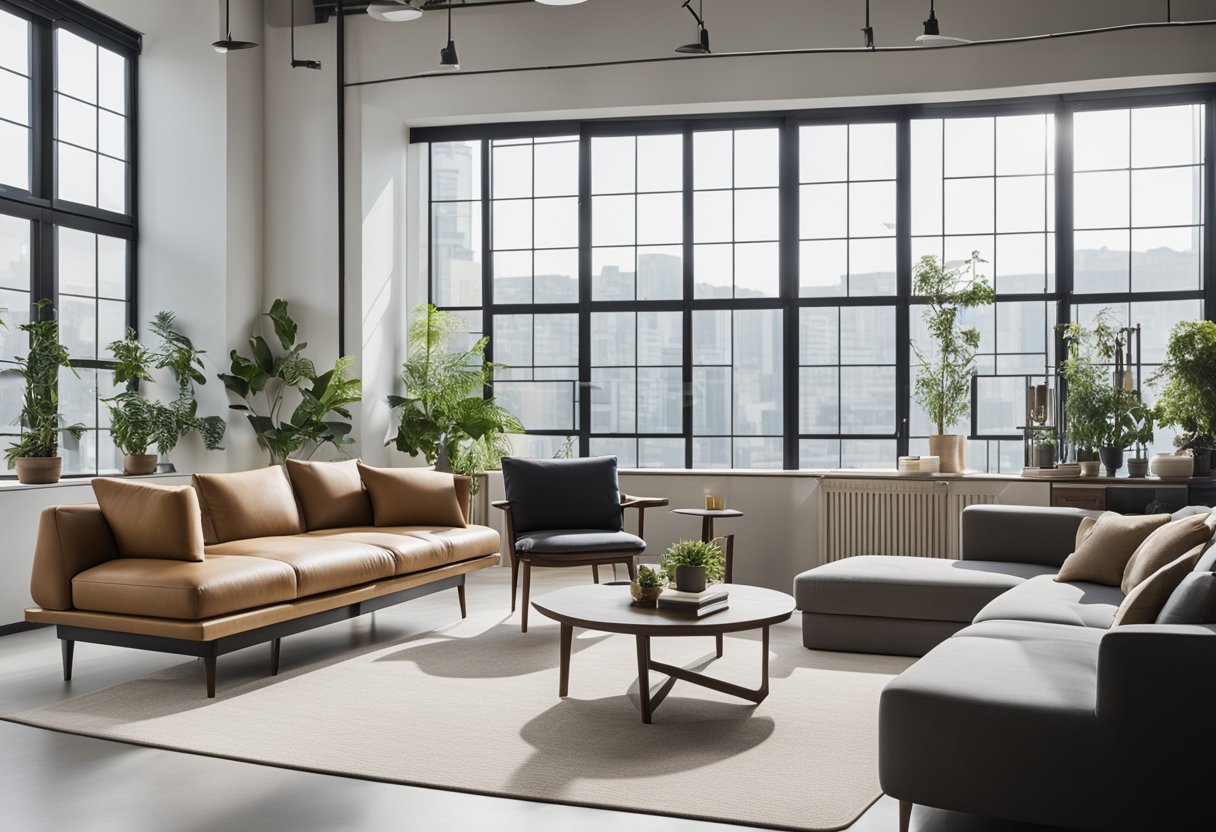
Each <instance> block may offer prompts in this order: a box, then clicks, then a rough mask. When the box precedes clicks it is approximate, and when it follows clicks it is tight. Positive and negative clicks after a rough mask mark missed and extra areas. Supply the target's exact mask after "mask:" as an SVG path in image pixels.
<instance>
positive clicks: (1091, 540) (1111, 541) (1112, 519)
mask: <svg viewBox="0 0 1216 832" xmlns="http://www.w3.org/2000/svg"><path fill="white" fill-rule="evenodd" d="M1169 521H1170V516H1169V515H1168V514H1149V515H1139V514H1136V515H1123V514H1116V513H1115V512H1113V511H1108V512H1106V513H1105V514H1103V515H1102V516H1101V517H1099V518H1098V521H1097V522H1096V523H1094V525H1093V528H1092V529H1090V531H1089V534H1087V535H1085V536H1084V538H1083V539H1082V540H1081V543H1080V545H1078V546H1077V549H1076V551H1075V552H1073V553H1072V554H1071V555H1069V556H1068V557H1067V558H1065V560H1064V564H1063V565H1062V566H1061V567H1060V573H1059V574H1058V575H1056V580H1057V581H1060V582H1061V583H1066V582H1072V581H1090V582H1092V583H1096V584H1106V585H1107V586H1119V584H1120V583H1122V581H1123V570H1124V568H1126V566H1127V562H1128V561H1129V560H1131V557H1132V554H1133V553H1134V552H1135V551H1136V548H1137V547H1139V545H1140V544H1141V543H1143V542H1144V539H1145V538H1147V537H1148V536H1149V535H1150V534H1152V533H1153V531H1154V530H1155V529H1157V528H1158V527H1160V526H1164V525H1165V524H1166V523H1168V522H1169ZM1078 537H1080V535H1079V534H1078Z"/></svg>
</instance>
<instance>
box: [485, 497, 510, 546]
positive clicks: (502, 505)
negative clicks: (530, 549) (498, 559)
mask: <svg viewBox="0 0 1216 832" xmlns="http://www.w3.org/2000/svg"><path fill="white" fill-rule="evenodd" d="M490 505H491V506H493V507H494V508H496V509H498V510H499V511H501V512H502V513H503V531H505V532H506V534H504V535H503V537H504V538H506V540H507V555H508V556H509V557H510V558H511V560H512V561H514V560H515V515H514V514H513V513H512V512H511V501H510V500H494V501H493V502H492V503H490Z"/></svg>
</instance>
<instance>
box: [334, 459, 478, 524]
mask: <svg viewBox="0 0 1216 832" xmlns="http://www.w3.org/2000/svg"><path fill="white" fill-rule="evenodd" d="M358 466H359V476H360V477H362V478H363V484H364V485H366V486H367V493H368V494H369V495H370V496H371V500H372V515H373V517H374V518H375V525H377V526H409V525H434V526H464V525H465V516H464V512H463V511H462V510H461V507H460V498H459V496H458V495H457V493H456V481H455V478H454V477H453V476H452V475H451V474H444V473H440V472H439V471H432V470H430V469H427V468H373V467H371V466H370V465H364V464H363V463H358Z"/></svg>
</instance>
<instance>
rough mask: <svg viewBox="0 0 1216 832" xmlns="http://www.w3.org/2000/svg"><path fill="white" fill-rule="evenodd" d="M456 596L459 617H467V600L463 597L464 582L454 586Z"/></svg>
mask: <svg viewBox="0 0 1216 832" xmlns="http://www.w3.org/2000/svg"><path fill="white" fill-rule="evenodd" d="M456 596H457V597H458V598H460V617H461V618H468V617H469V606H468V602H467V601H466V600H465V597H464V584H463V583H461V584H460V585H459V586H457V587H456Z"/></svg>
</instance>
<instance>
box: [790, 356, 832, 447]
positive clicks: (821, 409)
mask: <svg viewBox="0 0 1216 832" xmlns="http://www.w3.org/2000/svg"><path fill="white" fill-rule="evenodd" d="M798 432H799V433H839V432H840V370H839V369H837V368H836V367H801V368H799V370H798Z"/></svg>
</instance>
